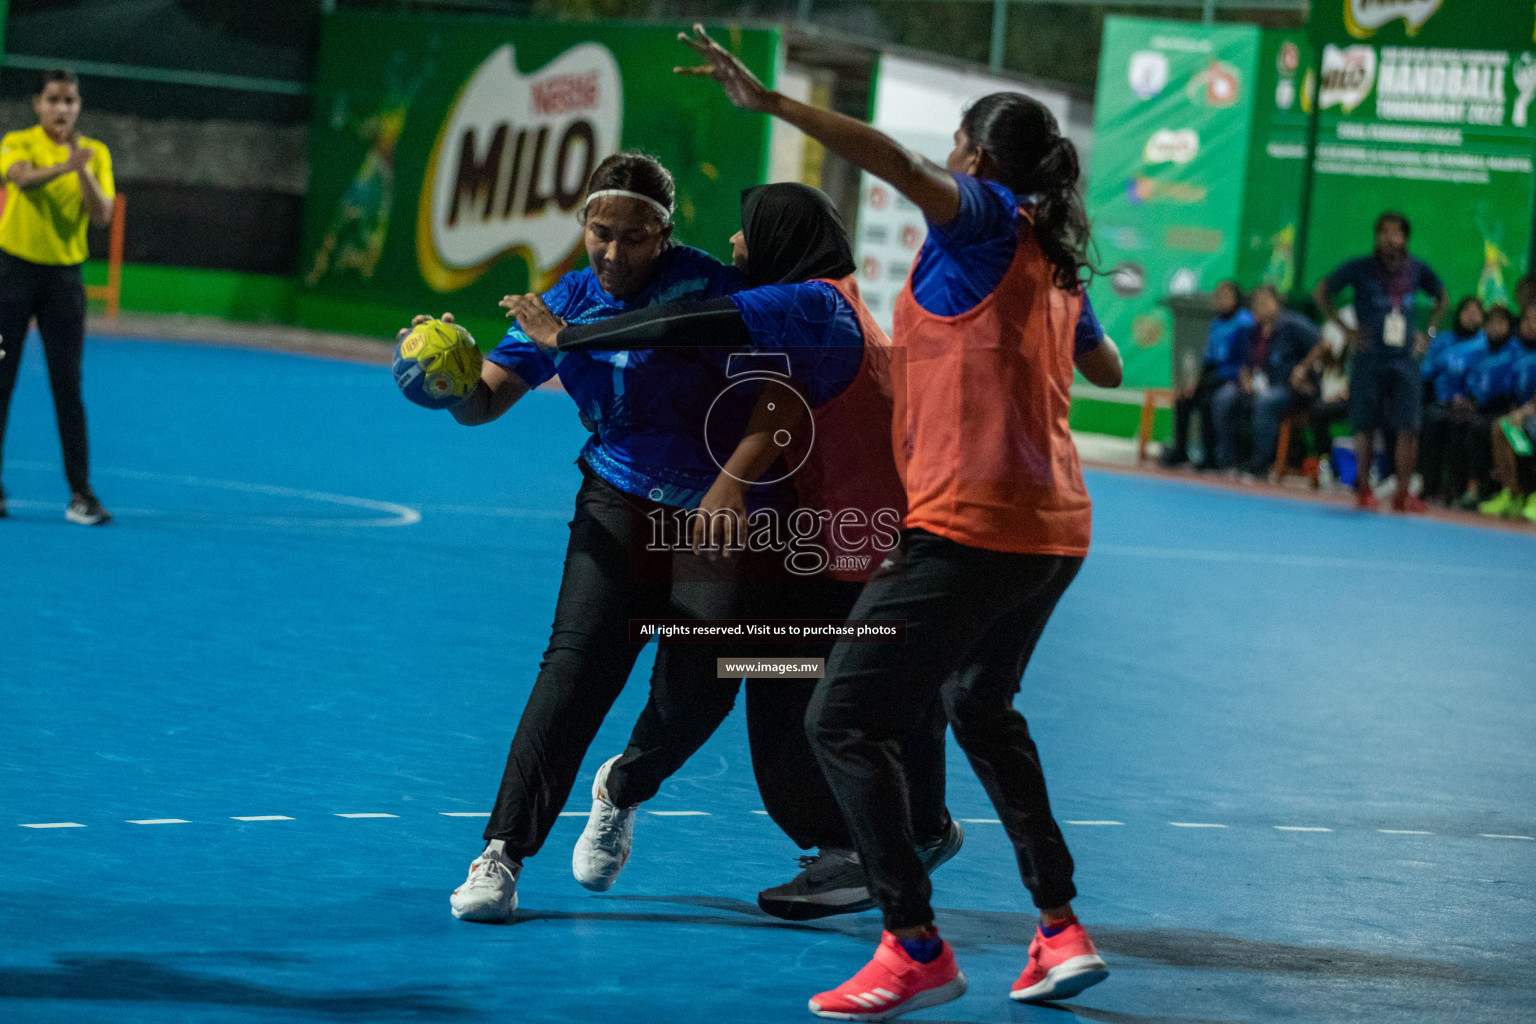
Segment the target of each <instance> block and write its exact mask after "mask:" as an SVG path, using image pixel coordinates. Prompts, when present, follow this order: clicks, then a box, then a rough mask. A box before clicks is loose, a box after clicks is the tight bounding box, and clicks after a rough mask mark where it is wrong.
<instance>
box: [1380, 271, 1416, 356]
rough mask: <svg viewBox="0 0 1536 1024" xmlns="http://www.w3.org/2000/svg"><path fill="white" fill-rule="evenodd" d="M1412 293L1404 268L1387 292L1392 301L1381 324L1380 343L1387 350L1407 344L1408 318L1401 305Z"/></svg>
mask: <svg viewBox="0 0 1536 1024" xmlns="http://www.w3.org/2000/svg"><path fill="white" fill-rule="evenodd" d="M1412 291H1413V288H1412V286H1411V285H1410V284H1409V283H1408V267H1407V266H1404V267H1403V268H1402V269H1401V270H1399V271H1398V273H1397V275H1396V279H1395V280H1394V281H1393V282H1392V287H1391V288H1390V289H1389V290H1388V292H1387V294H1388V296H1389V297H1390V298H1391V300H1392V311H1391V312H1389V313H1388V314H1387V316H1386V319H1385V320H1383V321H1382V322H1381V343H1382V344H1383V345H1386V346H1387V347H1388V348H1402V347H1403V346H1405V345H1407V344H1408V317H1407V316H1406V315H1404V313H1403V303H1404V301H1405V300H1406V299H1407V298H1408V296H1409V295H1410V294H1411V293H1412Z"/></svg>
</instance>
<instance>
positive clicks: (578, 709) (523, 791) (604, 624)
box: [485, 463, 739, 858]
mask: <svg viewBox="0 0 1536 1024" xmlns="http://www.w3.org/2000/svg"><path fill="white" fill-rule="evenodd" d="M580 465H581V470H582V474H583V477H584V479H583V481H582V484H581V489H580V490H579V491H578V492H577V494H576V514H575V517H574V518H573V519H572V520H571V524H570V527H571V536H570V541H569V543H568V545H567V547H566V552H565V572H564V575H563V576H562V577H561V580H560V596H559V598H558V599H557V601H556V603H555V622H554V626H553V628H552V629H551V631H550V639H549V647H548V648H547V649H546V650H545V652H544V660H543V661H542V662H541V663H540V665H539V675H538V678H537V679H536V680H535V682H534V684H533V691H532V692H531V693H530V694H529V695H528V704H527V706H526V707H524V709H523V714H522V718H520V719H519V720H518V723H517V732H516V734H514V736H513V737H512V748H511V750H510V751H509V752H508V753H507V766H506V770H505V772H504V773H503V774H502V778H501V787H500V789H499V791H498V792H497V794H496V804H495V807H494V808H493V810H492V811H491V820H490V822H489V823H488V824H487V825H486V828H485V838H486V839H488V840H489V839H501V840H504V841H505V843H506V852H507V855H508V856H510V857H513V858H522V857H530V856H532V855H533V854H535V853H537V852H538V851H539V848H540V847H541V846H543V845H544V840H545V839H547V838H548V837H549V832H550V829H551V828H553V827H554V824H555V821H556V819H557V818H558V816H559V814H560V810H561V808H563V807H564V806H565V802H566V799H567V798H568V797H569V796H570V794H571V788H572V786H574V785H575V782H576V776H577V773H578V772H579V771H580V770H581V762H582V759H583V757H585V756H586V753H587V748H588V747H590V746H591V745H592V739H593V737H595V736H596V735H597V730H598V728H599V727H600V726H601V725H602V724H603V719H604V717H606V716H607V714H608V709H609V708H611V707H612V706H613V702H614V701H615V700H617V699H618V696H619V693H620V691H622V690H623V689H624V684H625V683H626V682H627V681H628V679H629V673H630V670H631V669H632V668H633V667H634V664H635V659H636V658H637V657H639V655H640V651H641V648H643V647H644V646H645V644H644V643H634V642H632V641H631V640H630V635H629V620H630V619H689V618H693V619H724V618H730V617H732V616H733V615H735V614H736V612H737V601H738V598H739V590H738V587H737V586H736V583H735V575H736V572H737V565H738V564H739V563H737V562H710V561H708V560H706V559H704V558H700V557H698V556H696V555H694V554H693V553H692V552H686V551H685V552H666V551H661V552H656V551H648V550H647V548H646V541H647V531H648V528H649V521H648V520H647V519H646V513H647V512H651V511H654V510H656V509H658V508H661V507H662V506H658V505H656V504H655V503H654V502H649V501H646V500H645V499H643V498H636V497H632V496H630V495H627V494H625V493H623V492H622V491H620V490H618V489H617V488H616V487H613V486H612V485H611V484H609V483H607V482H606V481H604V480H602V479H601V478H599V477H598V476H597V475H596V474H595V473H593V472H592V470H591V469H589V468H588V467H587V465H586V464H585V463H580ZM731 653H732V652H731V651H729V650H725V649H723V648H722V647H721V646H720V645H717V644H713V643H673V642H667V641H662V642H661V643H660V645H659V647H658V648H657V652H656V665H655V668H654V670H653V672H652V676H651V678H652V685H653V686H654V685H657V684H658V683H660V684H663V685H666V684H671V685H681V684H682V683H683V681H687V682H689V683H691V684H692V685H694V686H705V685H709V684H712V683H713V682H714V679H715V659H716V658H717V657H723V656H726V655H729V654H731Z"/></svg>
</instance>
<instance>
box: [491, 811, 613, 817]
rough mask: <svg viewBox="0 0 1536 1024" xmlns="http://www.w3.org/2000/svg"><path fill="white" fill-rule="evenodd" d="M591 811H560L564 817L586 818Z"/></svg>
mask: <svg viewBox="0 0 1536 1024" xmlns="http://www.w3.org/2000/svg"><path fill="white" fill-rule="evenodd" d="M591 813H592V812H590V811H561V812H560V817H562V818H586V817H589V816H590V815H591ZM486 817H487V818H489V817H490V815H489V814H487V815H486Z"/></svg>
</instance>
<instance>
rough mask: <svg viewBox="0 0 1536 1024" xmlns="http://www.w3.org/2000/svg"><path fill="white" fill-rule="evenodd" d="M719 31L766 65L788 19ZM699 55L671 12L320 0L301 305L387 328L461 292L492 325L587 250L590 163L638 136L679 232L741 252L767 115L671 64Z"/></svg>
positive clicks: (305, 310) (485, 328) (320, 314)
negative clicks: (746, 200)
mask: <svg viewBox="0 0 1536 1024" xmlns="http://www.w3.org/2000/svg"><path fill="white" fill-rule="evenodd" d="M716 35H717V38H720V39H722V40H723V41H724V42H725V43H726V44H727V45H728V46H729V47H730V48H731V49H732V50H733V51H734V52H736V53H738V54H739V55H740V56H741V57H742V58H743V60H745V61H746V63H747V64H748V66H749V67H751V68H752V69H753V70H754V71H756V72H757V73H758V75H759V76H761V77H762V78H764V80H766V81H770V82H771V81H772V80H773V78H774V70H775V68H776V65H777V63H778V57H779V36H778V33H776V32H772V31H757V30H754V31H740V30H724V31H720V32H717V33H716ZM688 56H689V54H688V52H687V51H686V50H685V49H684V48H683V47H682V46H681V44H679V43H678V42H677V39H676V32H675V30H674V29H670V28H660V27H641V26H625V25H613V24H601V25H594V24H573V23H555V22H532V21H514V20H501V19H485V18H448V17H411V16H376V15H367V14H336V15H332V16H329V17H327V18H326V19H325V24H324V30H323V33H322V37H321V45H320V60H319V72H318V76H317V83H316V87H315V100H314V120H313V123H312V126H311V139H310V178H309V196H308V213H307V218H306V223H305V233H304V247H303V255H302V263H301V267H300V278H301V287H300V294H299V299H298V306H299V314H300V317H301V318H302V319H304V320H305V322H308V323H312V324H315V325H316V326H327V327H337V328H340V327H348V326H350V327H351V328H352V329H354V330H365V331H370V332H376V331H378V330H380V329H382V328H384V327H387V326H388V325H390V324H393V323H394V322H395V320H397V319H398V317H399V315H400V314H401V313H404V312H407V311H420V312H430V313H433V314H436V313H440V312H442V311H443V310H444V309H449V310H452V311H453V312H454V313H455V314H457V315H459V316H460V317H461V319H465V320H466V322H467V323H468V324H469V325H470V327H471V329H472V330H476V333H477V335H478V337H479V340H480V342H481V345H482V346H486V345H489V344H493V343H494V342H495V341H496V340H497V338H498V337H499V336H500V334H501V330H502V327H503V323H502V321H501V319H500V318H499V316H498V314H499V312H500V311H499V310H498V309H497V305H496V303H497V301H498V300H499V299H500V298H501V296H503V295H505V294H507V293H520V292H526V291H530V290H541V289H543V288H546V287H548V286H549V285H550V284H552V283H553V282H554V281H555V280H556V279H558V278H559V276H560V275H561V274H563V273H566V272H568V271H570V270H573V269H577V268H579V267H581V266H583V265H585V262H586V254H585V250H584V248H583V247H582V244H581V227H580V225H579V224H578V222H577V217H578V215H579V213H580V209H581V205H582V200H583V198H584V196H585V190H586V180H587V177H588V176H589V175H590V173H591V171H592V168H593V167H594V166H595V165H596V164H597V163H598V162H599V161H600V160H602V159H603V158H604V157H606V156H608V155H609V154H611V153H614V152H617V151H618V150H620V149H626V148H629V149H643V150H646V151H647V152H650V153H653V154H655V155H656V156H658V157H659V158H660V159H661V161H662V162H663V163H664V164H665V165H666V166H667V167H668V168H669V169H670V170H671V171H672V172H673V174H674V175H675V176H676V179H677V217H676V225H677V227H676V237H677V238H678V239H679V240H681V241H684V242H687V243H689V244H692V245H697V246H699V247H700V248H703V249H707V250H709V251H710V252H713V253H715V254H716V255H719V256H728V254H729V252H730V244H729V238H730V236H731V234H732V233H733V232H734V231H735V230H736V229H737V227H738V226H739V225H740V198H739V193H740V189H741V188H743V187H745V186H748V185H753V184H757V183H759V182H761V181H762V180H763V179H764V174H765V171H766V165H767V155H768V130H769V127H768V119H767V118H766V117H764V116H762V115H758V114H747V113H744V112H742V111H738V110H736V109H735V108H733V107H731V106H730V104H729V103H728V102H727V101H726V100H725V99H724V97H723V96H722V95H721V93H720V90H719V89H717V88H708V87H706V86H705V85H704V84H701V83H698V82H693V81H688V80H684V79H680V78H678V77H677V76H676V75H674V74H673V72H672V68H673V67H674V66H675V65H677V64H679V63H687V62H688V60H687V58H688Z"/></svg>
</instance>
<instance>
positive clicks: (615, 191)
mask: <svg viewBox="0 0 1536 1024" xmlns="http://www.w3.org/2000/svg"><path fill="white" fill-rule="evenodd" d="M607 196H623V197H624V198H625V199H638V200H640V201H641V202H642V203H645V204H647V205H649V206H651V207H653V208H654V209H655V210H656V212H657V213H659V214H661V222H662V223H663V224H670V223H672V211H671V210H669V209H667V208H666V207H665V206H662V205H661V204H660V203H658V202H657V201H656V200H654V199H652V198H651V197H650V196H646V195H641V194H640V193H639V192H631V191H629V190H628V189H623V188H602V189H598V190H597V191H596V192H591V193H588V195H587V202H586V206H591V205H592V200H594V199H603V198H606V197H607ZM586 206H583V207H582V208H583V209H585V208H586Z"/></svg>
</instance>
